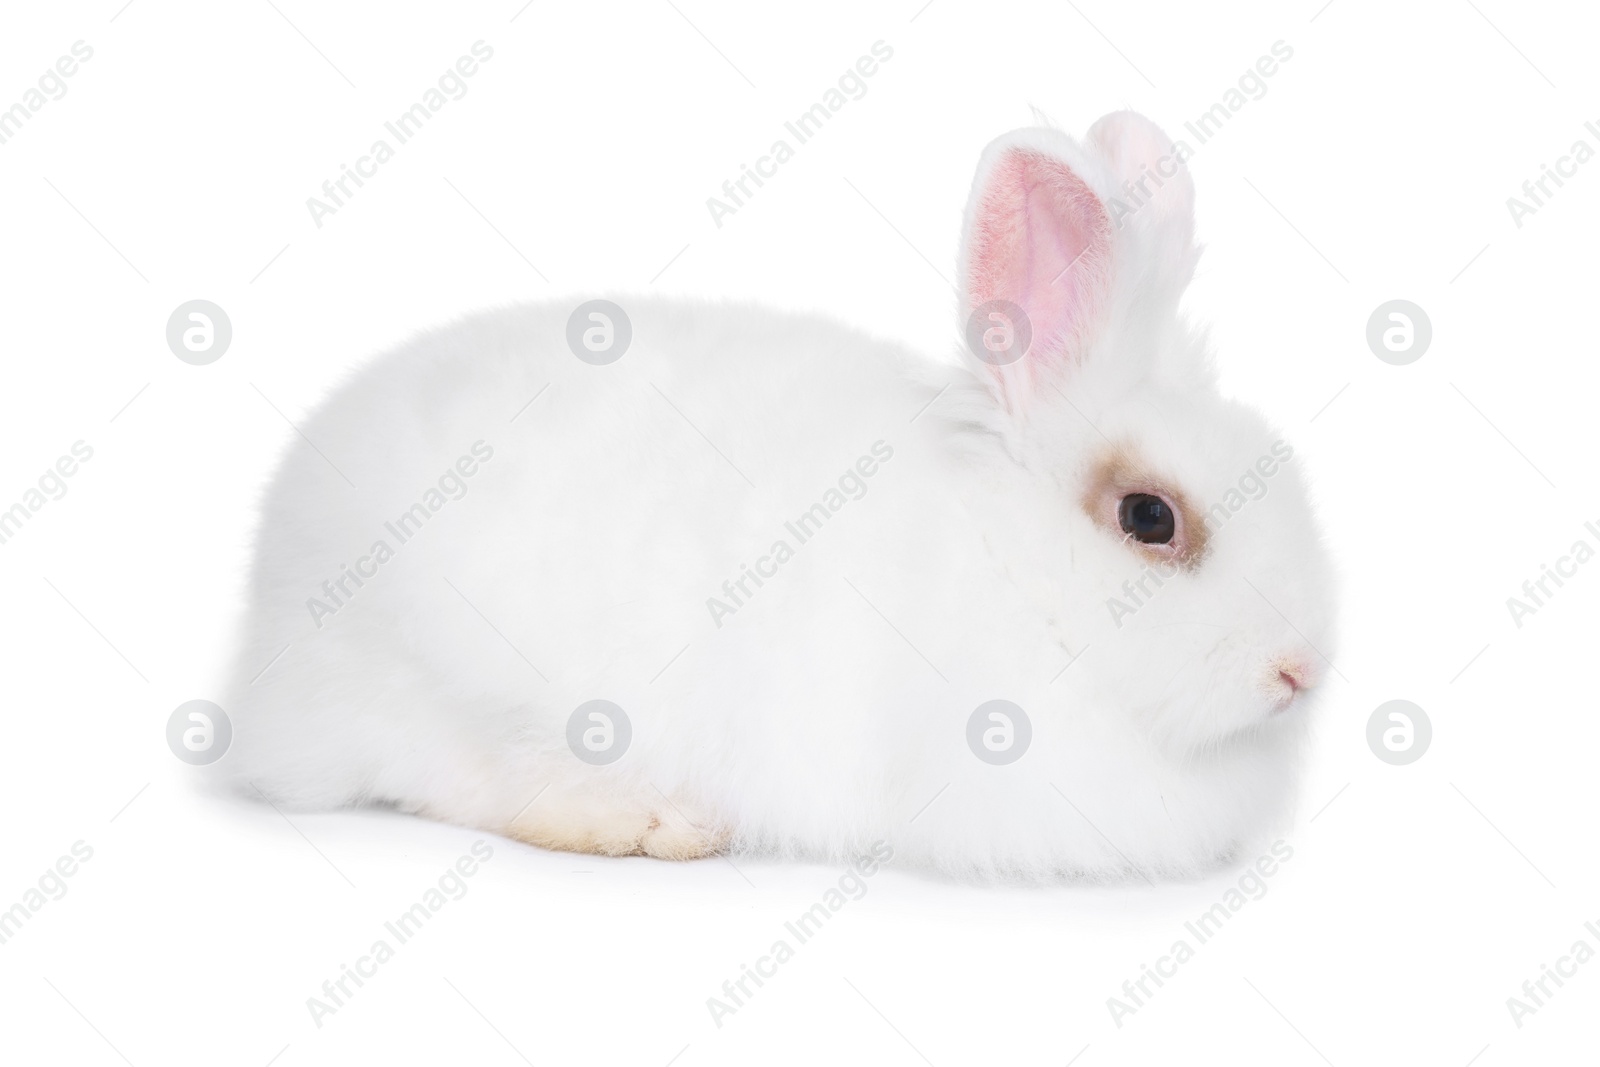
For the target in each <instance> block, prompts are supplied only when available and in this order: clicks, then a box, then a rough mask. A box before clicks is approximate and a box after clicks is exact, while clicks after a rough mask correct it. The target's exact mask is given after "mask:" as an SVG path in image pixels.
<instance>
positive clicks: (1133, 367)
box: [218, 112, 1334, 879]
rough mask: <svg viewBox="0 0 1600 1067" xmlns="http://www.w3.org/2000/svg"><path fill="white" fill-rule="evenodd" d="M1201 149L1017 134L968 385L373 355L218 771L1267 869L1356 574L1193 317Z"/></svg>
mask: <svg viewBox="0 0 1600 1067" xmlns="http://www.w3.org/2000/svg"><path fill="white" fill-rule="evenodd" d="M1177 152H1178V153H1181V152H1182V146H1178V148H1177ZM1181 163H1182V159H1181V158H1180V157H1179V156H1178V155H1176V154H1175V150H1174V145H1173V142H1172V141H1171V140H1169V139H1168V138H1167V137H1165V136H1164V135H1163V134H1162V133H1161V132H1160V131H1159V130H1158V129H1157V128H1156V127H1155V126H1153V125H1152V124H1151V123H1150V122H1149V121H1148V120H1146V119H1144V118H1142V117H1141V116H1138V115H1136V114H1133V113H1131V112H1119V113H1115V114H1111V115H1107V116H1105V117H1104V118H1102V119H1101V120H1100V121H1099V122H1098V123H1096V124H1095V126H1094V127H1093V129H1092V130H1091V131H1090V134H1089V136H1088V138H1087V139H1086V141H1085V142H1083V143H1079V142H1077V141H1074V140H1073V139H1072V138H1070V137H1068V136H1067V135H1065V134H1063V133H1061V132H1059V131H1056V130H1053V129H1045V128H1038V129H1025V130H1019V131H1016V132H1014V133H1011V134H1008V135H1006V136H1004V137H1001V138H1000V139H998V140H997V141H995V142H994V143H993V144H991V145H990V146H989V147H988V148H987V150H986V151H985V152H984V154H983V157H982V160H981V162H980V164H979V167H978V173H977V178H976V181H975V183H974V187H973V192H972V197H971V201H970V203H969V205H968V207H967V212H966V221H965V234H964V238H963V250H962V263H961V265H960V277H961V280H962V284H963V288H964V300H963V306H962V307H961V308H960V318H959V320H958V322H959V324H960V328H961V331H962V334H963V336H965V337H969V338H972V339H973V344H974V347H972V350H971V352H968V353H965V354H964V356H963V358H962V359H961V360H955V359H950V360H947V361H944V362H935V361H932V360H927V359H924V358H920V357H918V356H917V355H915V354H914V353H911V352H909V351H906V350H905V349H903V348H902V347H900V346H899V345H896V344H893V343H889V342H885V341H881V340H877V339H874V338H870V337H867V336H864V335H862V334H860V333H858V332H855V331H853V330H850V329H847V328H845V327H842V326H838V325H835V324H833V323H830V322H827V321H824V320H821V319H817V318H810V317H804V316H796V315H786V314H782V313H775V312H771V311H766V310H761V309H758V308H755V307H748V306H740V305H716V304H695V303H689V302H683V301H665V300H654V299H642V298H641V299H632V298H625V297H624V298H619V303H620V305H621V307H622V310H623V312H624V313H625V318H626V322H624V317H623V316H621V315H618V314H616V313H615V311H614V310H610V311H606V310H602V311H601V312H599V313H596V314H593V315H591V314H590V313H589V312H588V311H587V310H582V311H580V313H579V314H578V315H576V316H574V308H575V307H576V305H577V302H576V301H574V302H572V303H566V304H560V305H557V304H543V305H536V306H525V307H515V308H510V309H506V310H502V311H496V312H492V313H488V314H484V315H479V316H476V317H473V318H470V319H466V320H464V321H461V322H459V323H456V324H454V325H451V326H449V327H446V328H444V329H440V330H437V331H435V332H433V333H429V334H426V335H423V336H421V337H418V338H416V339H415V340H413V341H411V342H410V343H408V344H406V345H404V346H402V347H401V348H399V349H398V350H396V351H393V352H391V353H389V354H387V355H385V356H383V357H382V358H380V359H378V360H376V361H375V362H373V363H372V364H371V365H369V366H368V367H366V368H365V369H364V370H363V371H362V372H361V373H359V374H358V375H357V376H356V377H355V378H354V379H353V380H351V381H350V382H348V383H347V384H346V385H345V386H343V387H342V388H341V389H339V390H338V391H337V392H336V393H335V394H334V395H333V396H332V397H331V398H330V399H329V400H328V401H327V402H326V403H325V404H324V405H323V406H322V407H321V408H320V409H319V410H318V411H317V412H316V413H315V414H314V415H313V416H311V417H310V418H309V419H308V420H307V422H306V423H305V424H304V425H303V426H302V427H301V429H302V431H303V433H304V436H305V438H306V440H307V441H308V442H312V443H314V447H312V446H310V445H308V444H307V443H306V442H302V441H298V440H297V441H295V442H293V443H292V445H291V447H290V449H289V451H288V453H287V455H286V457H285V459H284V461H283V464H282V467H281V469H280V470H279V471H278V472H277V475H276V477H275V478H274V480H273V482H272V485H271V487H270V490H269V491H268V493H267V495H266V498H265V502H264V505H263V514H262V518H261V526H260V531H259V536H258V544H257V548H256V553H257V556H256V562H255V571H254V576H253V580H252V586H251V601H250V604H249V606H248V623H247V629H246V635H245V638H244V641H243V646H242V650H241V652H240V655H239V658H238V661H237V663H236V666H235V668H234V670H233V672H232V679H233V682H232V687H231V689H230V690H229V691H228V693H227V696H226V699H225V702H224V704H223V706H224V708H225V709H226V711H227V712H228V713H229V714H230V716H231V717H232V720H233V725H234V740H233V744H232V749H231V751H229V753H228V754H227V756H226V758H225V759H224V760H223V761H222V762H221V763H220V764H218V768H219V769H221V770H224V771H226V772H227V777H228V778H229V780H230V781H232V782H234V783H236V784H237V785H238V786H239V787H240V788H242V789H243V790H245V791H246V792H247V793H249V794H250V795H254V793H255V791H256V790H259V791H260V792H261V793H263V794H264V795H266V796H267V797H269V798H271V799H272V800H273V801H274V802H275V803H278V804H281V805H285V806H289V807H292V808H297V809H307V808H331V807H336V806H341V805H351V804H386V805H390V806H394V807H397V808H399V809H401V810H404V811H409V812H416V813H419V814H422V815H426V816H429V817H432V818H436V819H442V820H447V821H450V822H454V823H459V824H462V825H466V826H472V827H477V828H482V829H485V830H489V831H494V832H498V833H503V834H507V835H509V836H511V837H514V838H519V839H521V840H524V841H528V842H533V843H536V844H539V845H543V846H546V847H550V848H559V849H573V850H579V851H587V852H598V853H606V854H611V855H625V854H640V853H642V854H646V855H651V856H658V857H670V858H690V857H696V856H703V855H708V854H712V853H715V852H719V851H722V850H725V849H733V850H737V851H755V852H761V853H765V854H768V855H780V856H794V857H807V858H814V859H822V858H838V857H842V856H846V855H858V854H861V853H864V852H866V851H868V850H869V848H870V847H871V844H872V843H873V842H877V841H882V842H885V843H887V844H888V845H889V846H890V847H892V848H893V850H894V856H895V858H896V861H897V862H898V863H901V864H907V865H920V866H926V867H934V868H938V869H942V870H944V871H947V872H951V873H954V874H958V875H961V876H969V877H979V878H992V877H1003V878H1019V879H1042V878H1060V877H1075V878H1126V877H1129V876H1138V877H1157V876H1168V877H1173V876H1183V875H1185V874H1187V873H1190V872H1194V871H1197V870H1203V869H1205V868H1208V867H1212V866H1215V865H1216V864H1218V863H1221V862H1226V861H1227V860H1228V859H1229V858H1230V857H1231V856H1232V855H1233V854H1234V853H1236V852H1237V851H1238V850H1240V849H1242V848H1246V847H1250V846H1251V845H1253V844H1255V843H1256V842H1258V841H1259V840H1260V839H1261V837H1262V835H1264V834H1265V833H1266V832H1267V831H1268V830H1269V829H1271V828H1273V826H1274V824H1275V823H1276V822H1278V821H1279V820H1280V819H1281V818H1282V817H1283V814H1284V811H1285V808H1286V806H1287V803H1288V801H1289V799H1290V797H1291V795H1292V791H1293V787H1294V784H1295V781H1296V778H1297V768H1298V764H1299V763H1300V761H1301V757H1302V750H1303V749H1304V747H1305V740H1306V737H1307V730H1306V721H1305V720H1306V710H1307V709H1306V707H1305V705H1306V703H1307V693H1306V691H1307V690H1309V689H1310V688H1311V687H1312V686H1313V685H1314V684H1315V683H1316V682H1317V681H1318V679H1319V678H1320V677H1321V675H1322V674H1323V671H1324V670H1325V669H1326V667H1327V663H1326V661H1325V660H1324V658H1323V652H1325V651H1327V650H1329V649H1330V647H1331V646H1330V644H1329V641H1330V639H1331V637H1332V627H1333V622H1334V616H1333V596H1332V579H1331V571H1330V565H1329V562H1328V560H1327V556H1326V551H1325V549H1324V547H1323V545H1322V543H1321V540H1320V536H1319V533H1318V530H1317V528H1316V525H1315V523H1314V521H1313V517H1312V513H1311V510H1310V507H1309V505H1308V502H1307V499H1306V494H1305V490H1304V486H1303V481H1302V475H1301V467H1302V463H1301V462H1300V461H1298V460H1296V459H1295V458H1294V456H1293V452H1292V450H1291V449H1290V448H1289V446H1288V445H1286V444H1285V443H1284V442H1282V441H1281V440H1279V438H1278V435H1277V434H1276V433H1275V432H1274V431H1273V430H1272V429H1271V428H1270V427H1269V426H1268V424H1267V423H1265V422H1264V421H1263V420H1262V419H1261V418H1260V417H1259V416H1258V415H1257V414H1255V413H1254V412H1252V411H1250V410H1248V409H1246V408H1245V407H1243V406H1241V405H1239V404H1238V403H1236V402H1233V401H1230V400H1227V399H1224V398H1223V397H1222V396H1221V395H1220V394H1219V392H1218V390H1217V386H1216V384H1215V375H1214V372H1213V370H1212V367H1211V364H1210V360H1209V356H1208V354H1207V352H1206V350H1205V347H1204V344H1203V341H1202V339H1201V338H1199V337H1198V336H1197V335H1196V334H1195V333H1194V332H1192V331H1191V330H1190V329H1189V328H1187V327H1186V326H1185V324H1184V323H1183V321H1182V320H1181V318H1180V316H1179V314H1178V302H1179V297H1180V295H1181V294H1182V292H1183V289H1184V287H1185V286H1186V284H1187V283H1188V281H1189V279H1190V277H1191V275H1192V273H1193V270H1194V264H1195V261H1196V259H1197V256H1198V250H1197V248H1196V247H1195V245H1194V240H1193V188H1192V184H1191V181H1190V178H1189V175H1188V172H1187V170H1186V169H1185V168H1183V167H1182V166H1181ZM996 301H999V302H1001V303H995V302H996ZM569 318H571V319H572V322H573V325H572V327H571V329H572V336H573V337H574V338H576V339H577V343H576V344H570V343H569ZM629 325H631V339H626V338H625V337H624V335H625V334H626V333H627V329H628V326H629ZM1030 335H1031V337H1030ZM608 343H609V344H610V345H611V348H610V349H609V350H608V349H607V347H606V346H607V344H608ZM624 345H625V348H624ZM1024 345H1025V346H1026V348H1025V350H1024ZM616 351H621V352H622V355H621V356H620V358H616V359H615V361H614V362H609V363H598V362H596V361H597V360H600V359H605V358H610V355H614V353H615V352H616ZM575 353H581V354H583V356H584V357H585V358H579V356H578V355H576V354H575ZM608 353H609V354H608ZM1019 354H1020V358H1018V359H1015V361H1012V362H1008V360H1010V359H1012V357H1013V356H1017V355H1019ZM402 519H403V520H404V521H402ZM1080 660H1081V662H1080ZM268 664H270V666H268ZM263 668H265V669H263ZM595 700H602V701H609V702H611V703H610V704H608V705H590V706H588V707H581V706H583V705H586V704H587V703H588V702H590V701H595ZM996 700H1003V701H1008V702H1010V703H1009V704H1008V705H993V706H990V707H987V708H983V707H980V706H982V705H986V704H988V703H989V702H991V701H996ZM619 708H620V709H621V714H620V715H619V714H617V712H616V710H615V709H619ZM1016 709H1020V710H1021V714H1018V712H1017V710H1016ZM607 760H609V762H605V761H607Z"/></svg>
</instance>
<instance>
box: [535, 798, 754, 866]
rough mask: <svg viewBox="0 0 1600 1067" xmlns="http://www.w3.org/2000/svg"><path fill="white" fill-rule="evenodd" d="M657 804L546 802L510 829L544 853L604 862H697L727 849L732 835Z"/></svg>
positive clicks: (578, 800) (641, 801)
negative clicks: (616, 858) (594, 857)
mask: <svg viewBox="0 0 1600 1067" xmlns="http://www.w3.org/2000/svg"><path fill="white" fill-rule="evenodd" d="M653 799H654V803H651V802H650V801H649V800H646V799H644V798H638V799H637V800H635V801H628V800H623V799H620V798H618V799H610V800H606V799H602V798H599V797H596V796H594V795H593V794H586V795H582V796H569V797H561V798H551V797H546V798H543V799H541V800H540V801H539V802H538V803H536V804H533V805H530V806H529V808H528V809H527V810H526V811H524V812H523V813H522V814H521V815H519V816H518V817H517V818H516V819H515V820H514V821H513V822H512V824H511V825H510V826H509V827H507V829H506V832H507V833H508V835H509V836H511V837H514V838H516V839H517V840H519V841H526V842H528V843H529V844H531V845H538V846H539V847H540V848H548V849H555V850H557V851H561V852H588V853H593V854H596V855H601V856H654V857H656V858H657V859H670V860H691V859H700V858H702V857H704V856H711V855H715V854H716V853H718V852H721V851H723V850H724V849H726V847H727V844H728V837H729V835H728V833H727V832H726V831H725V830H720V829H717V828H716V827H715V826H714V825H713V824H712V823H711V822H710V820H706V819H702V818H696V817H693V816H691V814H690V813H689V811H688V810H686V809H685V808H684V807H683V806H682V805H678V804H673V803H670V802H668V801H667V800H666V799H665V797H663V796H661V795H660V794H657V795H656V796H655V797H654V798H653Z"/></svg>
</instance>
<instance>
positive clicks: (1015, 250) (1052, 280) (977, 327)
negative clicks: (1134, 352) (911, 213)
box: [961, 130, 1112, 410]
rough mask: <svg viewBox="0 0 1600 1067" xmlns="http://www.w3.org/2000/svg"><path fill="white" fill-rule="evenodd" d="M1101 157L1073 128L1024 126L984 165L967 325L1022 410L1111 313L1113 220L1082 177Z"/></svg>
mask: <svg viewBox="0 0 1600 1067" xmlns="http://www.w3.org/2000/svg"><path fill="white" fill-rule="evenodd" d="M1097 162H1098V161H1096V160H1093V159H1091V158H1089V157H1088V155H1087V153H1085V152H1084V151H1083V150H1082V149H1081V148H1079V147H1078V146H1077V145H1076V144H1074V143H1073V142H1072V140H1071V139H1070V138H1068V137H1066V136H1065V135H1064V134H1060V133H1057V132H1056V131H1046V130H1020V131H1017V132H1016V133H1012V134H1008V135H1007V136H1005V137H1002V138H1000V139H999V140H997V141H995V142H994V143H993V144H991V145H990V146H989V147H988V148H987V149H986V150H985V152H984V154H983V158H982V160H981V161H980V162H979V164H978V176H977V179H976V181H975V182H974V183H973V189H972V198H971V200H970V202H969V204H968V207H967V219H966V235H965V240H964V241H963V244H962V264H961V274H962V284H963V293H962V296H963V303H964V305H965V306H964V307H963V308H962V317H963V325H964V329H965V333H966V337H967V342H968V347H969V348H970V349H971V350H972V353H973V355H974V356H976V357H977V358H978V359H979V360H980V361H981V362H983V363H985V364H987V365H988V366H989V368H990V370H992V372H993V377H994V379H995V384H996V385H997V387H998V389H999V392H1000V393H1001V395H1002V397H1003V399H1004V401H1005V403H1006V406H1007V407H1008V408H1011V409H1013V410H1014V409H1016V408H1017V407H1019V406H1021V405H1022V404H1023V403H1024V402H1025V400H1026V397H1027V394H1028V393H1030V392H1033V391H1036V390H1037V389H1038V388H1039V387H1040V386H1041V384H1042V380H1044V379H1048V378H1052V377H1058V376H1059V375H1060V374H1061V373H1062V372H1064V371H1065V370H1066V369H1067V368H1069V367H1070V366H1071V365H1072V364H1073V363H1075V362H1076V361H1077V360H1078V359H1079V358H1080V357H1081V356H1082V355H1083V351H1084V349H1085V347H1086V346H1087V344H1088V343H1089V341H1090V340H1091V337H1092V333H1093V331H1094V329H1095V327H1096V326H1097V325H1098V323H1099V320H1100V317H1101V315H1102V313H1103V311H1104V304H1105V302H1106V298H1107V296H1108V294H1109V289H1110V276H1111V234H1112V227H1111V221H1110V218H1109V216H1108V215H1107V214H1106V209H1105V206H1104V205H1103V204H1102V203H1101V201H1100V198H1099V197H1098V196H1096V195H1095V193H1094V190H1093V189H1092V188H1091V187H1090V185H1089V182H1088V181H1086V180H1085V178H1084V176H1083V175H1084V174H1085V173H1088V168H1090V167H1093V166H1094V165H1095V164H1096V163H1097ZM1017 310H1020V312H1021V316H1020V321H1013V319H1017V318H1018V316H1016V311H1017ZM991 323H992V324H993V326H992V327H991V325H990V324H991Z"/></svg>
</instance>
